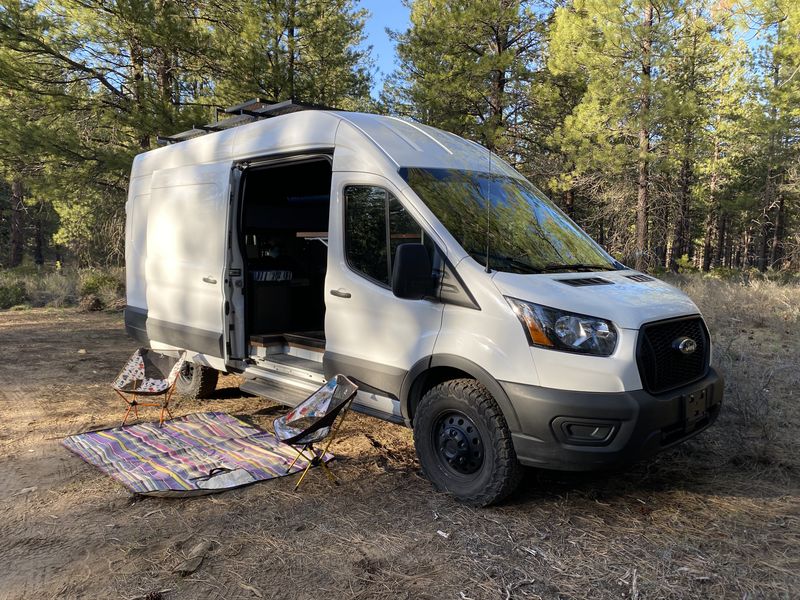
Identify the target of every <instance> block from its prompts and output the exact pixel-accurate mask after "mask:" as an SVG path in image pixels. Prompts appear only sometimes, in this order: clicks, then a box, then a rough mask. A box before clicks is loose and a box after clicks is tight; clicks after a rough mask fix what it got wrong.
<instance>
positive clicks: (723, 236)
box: [716, 212, 730, 267]
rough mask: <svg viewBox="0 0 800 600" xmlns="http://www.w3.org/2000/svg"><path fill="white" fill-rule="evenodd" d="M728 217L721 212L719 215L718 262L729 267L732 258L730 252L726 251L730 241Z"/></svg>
mask: <svg viewBox="0 0 800 600" xmlns="http://www.w3.org/2000/svg"><path fill="white" fill-rule="evenodd" d="M729 237H730V236H729V235H728V217H727V216H725V214H724V213H722V212H720V213H719V215H718V216H717V255H716V264H718V265H719V266H721V267H729V266H730V259H729V258H728V256H729V254H730V253H729V252H726V249H727V246H728V241H729V239H728V238H729Z"/></svg>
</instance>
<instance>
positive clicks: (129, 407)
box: [120, 404, 133, 427]
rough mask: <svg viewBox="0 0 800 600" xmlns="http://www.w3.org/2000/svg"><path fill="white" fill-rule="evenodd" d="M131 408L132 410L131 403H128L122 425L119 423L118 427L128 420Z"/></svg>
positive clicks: (123, 425)
mask: <svg viewBox="0 0 800 600" xmlns="http://www.w3.org/2000/svg"><path fill="white" fill-rule="evenodd" d="M131 410H133V404H128V410H126V411H125V417H124V418H123V419H122V425H120V427H125V423H127V422H128V415H130V414H131Z"/></svg>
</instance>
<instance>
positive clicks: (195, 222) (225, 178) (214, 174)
mask: <svg viewBox="0 0 800 600" xmlns="http://www.w3.org/2000/svg"><path fill="white" fill-rule="evenodd" d="M230 185H231V163H217V164H211V165H197V166H190V167H178V168H173V169H165V170H160V171H156V172H154V173H153V180H152V185H151V203H150V210H149V212H148V217H147V244H146V247H147V258H146V259H145V279H146V281H147V291H146V297H147V334H148V337H149V339H150V340H151V344H152V345H153V347H156V348H157V347H158V345H159V343H160V344H166V345H169V346H174V347H177V348H184V349H187V350H189V351H191V352H193V353H200V354H203V355H205V356H206V357H208V358H209V359H212V358H218V359H223V361H224V359H225V358H226V353H225V338H224V331H225V322H226V318H225V293H226V289H225V270H226V259H227V255H228V253H227V240H228V216H229V210H228V208H229V198H230ZM198 358H199V357H198ZM196 360H197V358H196ZM212 362H215V363H216V362H217V361H212ZM214 366H217V367H218V368H219V367H220V366H222V365H219V364H215V365H214Z"/></svg>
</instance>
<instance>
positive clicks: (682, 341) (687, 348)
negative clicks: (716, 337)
mask: <svg viewBox="0 0 800 600" xmlns="http://www.w3.org/2000/svg"><path fill="white" fill-rule="evenodd" d="M672 347H673V348H675V350H677V351H678V352H680V353H681V354H687V355H688V354H694V351H695V350H697V342H695V341H694V340H693V339H692V338H690V337H680V338H678V339H677V340H675V341H674V342H672Z"/></svg>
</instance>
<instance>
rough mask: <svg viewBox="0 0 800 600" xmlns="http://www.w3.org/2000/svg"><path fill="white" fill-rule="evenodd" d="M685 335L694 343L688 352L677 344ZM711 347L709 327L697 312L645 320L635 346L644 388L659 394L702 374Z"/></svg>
mask: <svg viewBox="0 0 800 600" xmlns="http://www.w3.org/2000/svg"><path fill="white" fill-rule="evenodd" d="M684 337H686V338H690V339H692V340H694V341H695V343H696V344H697V348H696V349H695V351H694V352H693V353H691V354H683V353H682V352H681V351H680V350H678V349H677V348H676V345H677V341H678V340H680V339H681V338H684ZM710 349H711V344H710V341H709V338H708V330H707V329H706V326H705V323H703V319H702V318H701V317H699V316H698V317H684V318H680V319H670V320H668V321H656V322H654V323H646V324H645V325H643V326H642V329H641V331H640V332H639V342H638V345H637V350H636V360H637V363H638V365H639V375H641V377H642V385H644V389H645V390H647V391H648V392H650V393H651V394H660V393H662V392H666V391H669V390H672V389H675V388H678V387H681V386H682V385H687V384H689V383H691V382H693V381H696V380H698V379H700V378H702V377H703V376H704V375H705V374H706V373H707V372H708V362H709V355H710Z"/></svg>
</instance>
